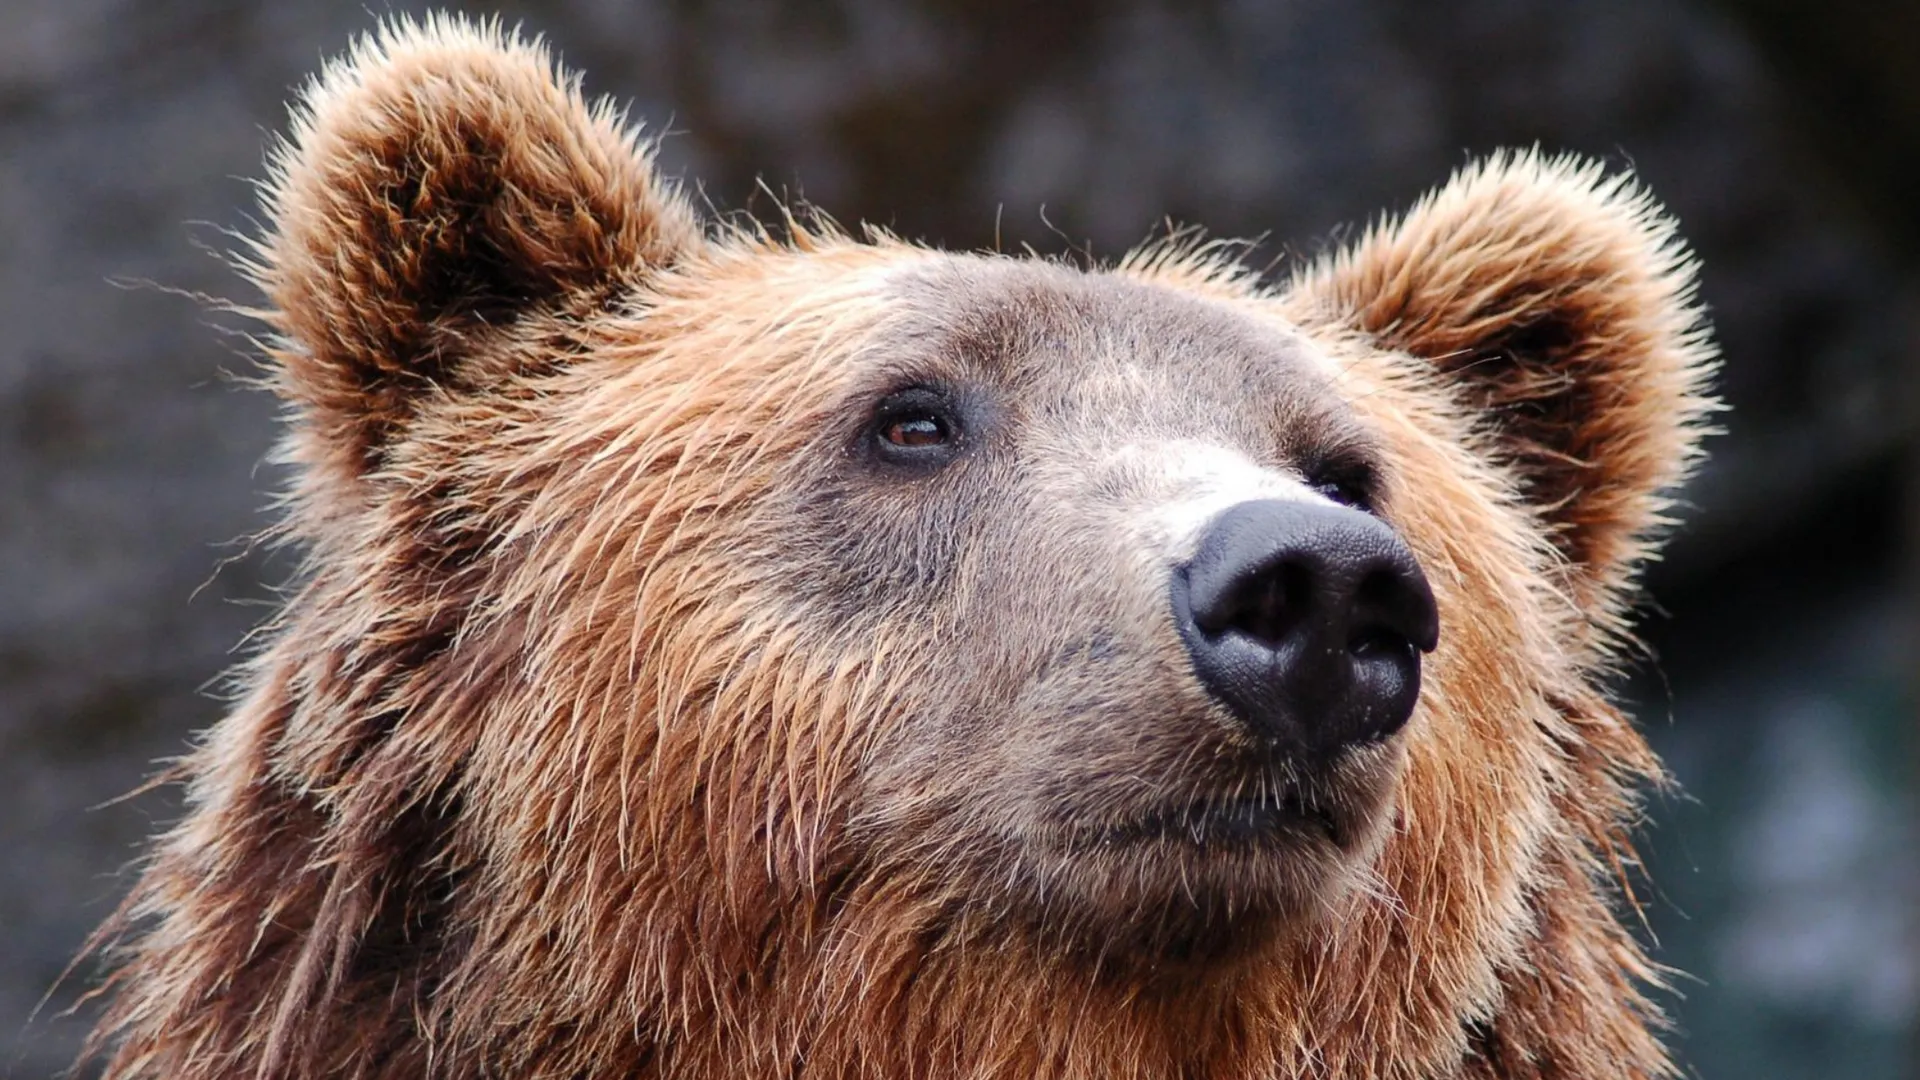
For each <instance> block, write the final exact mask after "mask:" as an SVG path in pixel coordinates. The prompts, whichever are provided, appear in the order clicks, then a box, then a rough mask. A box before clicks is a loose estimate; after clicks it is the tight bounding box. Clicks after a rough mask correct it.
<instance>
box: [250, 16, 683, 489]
mask: <svg viewBox="0 0 1920 1080" xmlns="http://www.w3.org/2000/svg"><path fill="white" fill-rule="evenodd" d="M271 164H272V174H271V176H270V177H269V179H268V181H267V182H266V184H265V185H264V194H263V197H262V198H263V202H264V204H265V211H266V218H267V227H266V230H265V234H264V235H263V236H262V237H261V238H259V239H258V240H256V241H254V242H253V243H252V244H251V249H250V252H249V253H248V255H247V256H246V257H245V258H243V260H242V262H243V266H244V268H245V269H246V271H247V272H248V273H249V275H250V276H251V277H252V278H253V279H254V280H255V282H256V283H257V284H258V285H259V286H260V287H261V289H262V291H263V292H264V293H265V295H266V297H267V299H268V301H269V305H270V307H269V310H268V311H266V312H265V313H264V316H265V318H266V319H267V321H268V322H269V323H270V324H271V325H272V327H273V328H274V330H275V331H277V332H278V334H279V341H277V342H276V343H275V347H274V349H273V351H274V354H275V359H276V360H277V361H278V364H279V371H278V372H277V373H276V377H277V381H278V386H279V389H280V390H281V392H282V393H283V394H284V395H285V396H286V397H288V398H289V399H290V400H291V401H292V402H293V403H294V404H295V405H296V407H297V409H298V412H299V413H300V415H301V419H302V420H303V421H304V422H305V423H306V424H307V425H308V426H309V433H308V434H309V436H310V437H317V438H318V439H319V440H320V441H321V442H322V443H324V444H327V445H328V448H329V449H331V450H334V451H340V452H344V453H345V454H346V455H347V457H348V464H349V467H350V468H351V467H352V465H351V462H352V460H353V458H354V457H355V456H356V455H357V457H358V458H359V460H360V467H361V468H363V469H364V468H365V467H366V465H367V461H368V459H369V458H372V457H375V456H377V454H378V452H379V450H380V447H381V446H382V444H383V443H385V442H386V441H387V440H389V439H390V438H391V436H392V435H393V433H394V431H395V430H396V429H397V428H398V427H399V426H400V425H401V424H403V423H404V422H405V421H406V419H407V418H408V417H409V415H410V414H411V413H412V412H413V410H414V409H415V408H416V407H417V405H418V400H419V398H420V396H421V395H422V394H423V393H425V392H427V391H429V390H431V389H434V388H448V387H453V388H458V387H462V386H471V385H474V384H475V383H477V382H479V381H480V380H482V379H484V378H487V377H489V376H488V375H487V374H486V373H484V372H479V371H477V370H476V369H475V361H476V357H481V356H484V355H485V354H486V353H487V347H488V345H489V344H493V343H496V342H497V341H498V340H499V339H500V338H501V337H502V335H505V334H508V333H510V332H511V329H512V328H513V326H514V324H515V323H516V322H517V321H519V320H520V319H521V318H522V317H523V316H526V315H528V314H529V313H532V312H536V311H542V312H554V313H559V314H565V313H566V312H569V311H582V312H584V311H588V310H591V309H593V308H594V307H595V306H596V305H600V304H604V303H606V302H607V301H609V300H610V299H611V298H613V297H615V296H616V295H617V294H619V293H620V292H621V291H622V290H623V289H625V288H628V287H630V286H631V285H633V284H634V283H635V282H636V281H638V280H640V279H642V278H643V277H644V276H645V275H646V274H647V273H649V272H650V271H652V270H655V269H657V268H659V267H662V266H665V265H667V264H670V263H672V262H673V261H674V260H675V259H677V258H679V257H681V256H682V255H684V254H685V253H687V252H688V251H689V250H690V249H692V248H694V247H695V246H697V245H698V244H700V243H701V242H702V235H701V228H700V224H699V222H698V220H697V218H696V216H695V215H694V214H693V212H692V211H691V210H690V209H689V208H688V207H687V205H686V204H685V203H684V202H683V201H682V200H681V199H680V197H679V196H678V194H677V193H676V192H674V191H672V190H671V189H670V188H669V187H667V186H666V185H665V184H663V182H662V181H661V180H660V179H659V178H658V176H657V175H656V174H655V172H654V169H653V166H652V163H651V161H650V160H649V153H648V147H647V146H646V145H645V144H643V143H642V142H641V141H640V140H639V138H638V136H637V134H636V133H635V132H634V131H633V130H631V129H629V128H627V127H626V126H625V125H624V124H623V122H622V119H621V117H620V116H619V115H618V114H617V113H616V112H615V111H614V110H613V109H611V108H610V107H609V106H607V105H606V104H605V103H601V104H598V105H589V104H588V103H587V102H586V101H584V100H583V99H582V97H581V95H580V90H579V84H578V80H577V79H575V78H572V77H569V76H567V75H565V74H563V73H561V72H559V71H557V70H556V69H555V67H554V65H553V62H552V60H551V58H550V57H549V56H548V54H547V52H546V50H545V49H544V48H543V47H542V46H541V45H540V44H539V43H538V42H537V41H536V42H526V41H522V40H520V39H518V38H517V37H516V36H513V35H510V34H507V33H504V32H503V31H502V30H501V29H500V28H499V26H498V25H497V24H486V25H475V24H473V23H470V22H467V21H465V20H461V19H457V18H432V19H429V20H428V21H426V22H425V23H424V24H417V23H414V22H411V21H407V20H400V21H396V22H393V23H389V24H388V25H386V26H385V27H384V28H383V29H381V30H380V31H378V32H377V33H375V34H373V35H372V36H369V37H367V38H365V39H363V40H361V41H360V42H359V43H358V44H356V45H355V46H354V47H353V48H352V50H351V51H350V52H349V53H348V54H347V55H346V56H345V57H343V58H341V59H339V60H336V61H334V62H333V63H332V64H330V65H329V66H328V67H327V68H326V70H325V71H324V72H323V73H322V74H321V75H320V76H319V77H318V78H317V79H316V80H315V81H314V82H313V83H312V84H311V85H309V86H308V87H307V88H306V90H305V93H304V95H303V97H302V100H301V103H300V104H299V105H298V106H296V107H295V109H294V112H293V130H292V133H291V135H290V136H289V138H288V139H287V140H286V141H285V142H283V143H281V144H280V145H279V146H278V147H277V148H276V150H275V152H274V155H273V159H272V163H271Z"/></svg>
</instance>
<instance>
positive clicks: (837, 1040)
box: [96, 19, 1713, 1080]
mask: <svg viewBox="0 0 1920 1080" xmlns="http://www.w3.org/2000/svg"><path fill="white" fill-rule="evenodd" d="M264 200H265V206H266V217H265V226H264V229H263V233H262V235H261V236H260V237H259V238H258V240H257V241H256V242H255V243H254V244H253V245H252V246H251V247H250V248H248V249H247V250H246V251H245V252H244V253H243V254H242V256H241V258H242V261H243V262H244V264H245V267H246V269H247V271H248V272H249V274H250V275H251V277H252V280H253V281H254V282H255V283H257V285H258V286H259V287H260V289H261V290H262V291H263V293H264V295H265V302H264V303H263V304H262V305H260V306H259V307H258V309H257V310H256V311H255V314H257V315H258V317H259V318H260V319H261V320H263V321H264V323H265V324H266V326H267V327H268V328H269V332H267V333H264V334H263V335H262V340H263V345H264V349H265V352H266V355H267V358H268V370H269V371H270V380H271V382H272V385H273V386H274V388H275V389H276V391H277V392H278V393H279V394H280V395H281V397H282V398H283V399H284V401H285V403H286V407H287V413H288V416H287V420H288V432H287V435H286V439H285V442H284V444H283V452H284V458H285V460H286V461H287V462H289V463H290V464H291V468H292V476H293V482H292V483H293V487H292V490H291V492H290V494H289V497H288V505H287V514H286V523H285V536H286V538H287V539H288V540H290V541H291V542H293V543H295V544H297V545H298V547H299V548H300V550H302V551H303V552H304V553H305V562H304V569H303V571H302V572H301V574H300V576H299V579H298V582H297V585H296V587H295V588H294V589H293V590H292V592H291V595H290V597H289V599H288V601H287V603H286V605H285V609H284V611H283V612H282V613H281V614H280V616H279V617H278V618H277V619H276V620H275V621H273V622H272V623H271V625H270V626H268V627H267V628H266V629H265V630H264V631H263V632H262V636H261V639H260V645H259V647H258V649H257V652H256V654H255V655H254V657H253V658H252V660H251V661H250V662H249V663H247V664H246V665H245V668H244V670H243V671H242V672H241V674H240V676H239V694H238V699H237V701H236V702H235V703H234V705H233V706H232V710H231V712H230V713H229V714H228V715H227V716H226V718H225V719H223V720H222V721H220V722H219V723H218V724H217V725H215V726H214V727H213V728H212V729H211V730H210V731H209V732H208V733H207V734H206V735H205V737H204V739H203V740H202V741H201V742H200V744H199V745H198V746H197V747H196V748H195V749H194V750H193V752H192V754H191V755H190V756H189V757H188V758H187V759H186V760H185V762H184V763H183V764H182V765H181V767H180V769H181V774H182V778H183V780H184V784H185V788H186V793H187V808H186V811H185V815H184V818H183V820H182V821H181V822H180V823H179V824H178V825H177V826H176V827H174V828H173V829H172V830H171V831H170V832H168V833H167V834H166V835H165V836H164V837H162V838H161V839H160V840H159V841H158V842H157V845H156V847H155V849H154V852H153V854H152V856H151V859H150V861H149V862H148V863H147V864H146V865H145V866H144V869H143V872H142V874H141V876H140V878H139V881H138V883H137V885H136V886H135V888H134V890H133V892H132V894H131V896H130V898H129V899H128V900H127V902H126V905H125V907H124V908H123V910H122V911H121V913H120V914H119V916H118V917H117V918H116V920H115V922H114V923H112V924H110V926H109V928H108V929H107V930H106V931H103V934H104V935H105V940H106V941H107V942H108V943H109V944H108V947H109V949H110V953H111V955H112V956H114V957H115V958H116V959H117V963H116V965H115V967H114V969H113V973H112V974H111V975H110V976H109V977H108V981H107V982H106V984H105V985H104V987H103V988H102V989H101V991H100V993H101V995H102V996H103V997H104V998H105V999H106V1001H107V1010H106V1014H105V1019H104V1020H103V1021H102V1023H101V1027H100V1030H99V1032H98V1033H97V1037H96V1038H97V1042H96V1052H97V1053H98V1054H100V1055H101V1056H102V1057H104V1058H105V1059H106V1060H107V1065H106V1074H107V1075H108V1076H110V1077H113V1078H120V1080H132V1078H154V1080H159V1078H166V1080H201V1078H204V1080H213V1078H240V1077H247V1078H259V1077H300V1078H319V1077H334V1078H365V1080H374V1078H399V1077H409V1078H414V1077H435V1078H478V1077H497V1078H533V1077H540V1078H554V1080H558V1078H577V1080H593V1078H611V1077H675V1078H693V1080H699V1078H708V1080H718V1078H722V1077H726V1078H740V1077H789V1078H791V1077H803V1076H804V1077H833V1078H840V1077H872V1078H877V1080H878V1078H884V1080H906V1078H916V1080H942V1078H949V1077H953V1078H957V1077H967V1078H976V1080H989V1078H998V1077H1007V1078H1012V1077H1019V1078H1022V1080H1032V1078H1087V1080H1092V1078H1100V1080H1125V1078H1135V1077H1137V1078H1149V1077H1153V1078H1172V1077H1181V1078H1193V1080H1200V1078H1242V1077H1246V1078H1252V1077H1262V1078H1290V1077H1326V1078H1355V1077H1365V1078H1373V1080H1381V1078H1409V1080H1411V1078H1436V1077H1477V1078H1492V1077H1500V1078H1507V1080H1513V1078H1520V1077H1538V1078H1547V1077H1555V1078H1569V1077H1653V1076H1662V1075H1668V1074H1670V1072H1671V1069H1670V1066H1669V1064H1668V1061H1667V1059H1666V1057H1665V1054H1664V1053H1663V1051H1662V1049H1661V1046H1660V1044H1659V1041H1658V1039H1657V1031H1658V1026H1659V1018H1658V1013H1657V1010H1656V1009H1655V1008H1654V1007H1653V1006H1652V1005H1650V1004H1649V1001H1648V998H1647V994H1648V992H1649V988H1650V987H1651V986H1652V984H1653V983H1655V982H1656V981H1657V977H1658V972H1657V970H1656V969H1655V968H1654V966H1653V965H1652V964H1651V963H1650V962H1649V961H1648V960H1647V959H1646V957H1645V956H1644V955H1643V953H1642V951H1641V949H1640V948H1639V947H1638V946H1637V945H1636V943H1635V939H1634V936H1633V934H1632V933H1631V932H1630V930H1629V928H1628V927H1627V926H1626V925H1623V923H1630V922H1631V921H1632V917H1631V908H1632V905H1633V903H1634V901H1633V898H1632V893H1631V891H1630V889H1629V888H1628V885H1627V883H1626V880H1625V879H1626V878H1627V876H1628V875H1629V873H1630V872H1631V870H1632V868H1633V866H1634V865H1635V864H1634V857H1633V853H1632V850H1631V848H1630V846H1629V836H1628V833H1629V831H1630V829H1631V827H1632V826H1633V825H1634V823H1635V820H1636V816H1637V813H1638V809H1637V808H1638V796H1637V794H1636V792H1637V791H1638V790H1639V789H1640V788H1642V787H1643V786H1644V785H1646V784H1647V783H1648V782H1649V781H1650V780H1653V779H1656V778H1657V777H1658V775H1659V769H1658V765H1657V763H1656V762H1655V760H1654V759H1653V758H1652V756H1651V755H1650V753H1649V751H1648V749H1647V747H1646V745H1645V744H1644V743H1643V741H1642V739H1641V737H1640V736H1639V735H1638V734H1637V733H1636V732H1635V730H1634V728H1633V727H1632V726H1631V725H1630V724H1629V722H1628V721H1627V720H1626V719H1625V718H1624V717H1623V716H1622V715H1621V713H1620V712H1619V711H1618V710H1617V709H1616V708H1615V707H1614V706H1613V705H1611V704H1610V703H1609V702H1608V700H1607V699H1606V697H1605V694H1604V687H1605V683H1606V680H1607V676H1608V675H1609V674H1610V673H1611V672H1612V671H1613V670H1614V668H1615V667H1616V665H1617V662H1618V658H1619V657H1620V655H1621V652H1622V648H1623V645H1624V643H1625V642H1626V640H1627V639H1626V636H1625V635H1626V626H1625V617H1626V615H1627V614H1628V612H1629V609H1630V605H1631V603H1632V602H1633V599H1634V596H1635V592H1634V588H1635V581H1636V573H1637V568H1638V567H1639V565H1640V564H1641V563H1643V562H1644V560H1645V559H1646V558H1647V557H1648V556H1649V555H1650V553H1651V550H1652V548H1651V544H1652V541H1653V539H1654V538H1655V537H1656V536H1657V534H1658V533H1659V532H1660V530H1661V529H1662V527H1663V526H1664V525H1665V524H1666V519H1665V517H1664V516H1663V515H1664V513H1665V511H1666V508H1667V506H1668V501H1667V496H1666V495H1665V494H1663V493H1666V492H1669V491H1670V490H1671V489H1672V487H1673V486H1674V485H1675V483H1676V482H1677V481H1679V480H1680V479H1682V478H1683V476H1684V474H1685V473H1686V472H1687V470H1688V468H1689V467H1690V464H1691V462H1692V461H1693V460H1694V458H1695V454H1696V444H1697V441H1698V438H1699V436H1700V434H1701V431H1702V424H1703V418H1704V417H1705V416H1706V415H1707V414H1708V412H1709V411H1710V408H1711V403H1710V400H1709V398H1708V396H1707V394H1706V392H1705V389H1704V386H1705V383H1706V380H1707V378H1708V375H1709V373H1710V369H1711V367H1712V365H1713V347H1712V345H1711V343H1710V340H1709V337H1708V333H1707V329H1706V327H1705V324H1704V323H1703V320H1702V316H1701V312H1700V309H1699V306H1698V304H1697V302H1696V300H1695V284H1694V273H1695V271H1694V264H1693V261H1692V259H1691V258H1690V256H1689V255H1688V254H1687V253H1686V251H1685V250H1684V249H1683V248H1682V247H1681V245H1680V243H1679V241H1678V240H1677V239H1676V237H1675V234H1674V230H1673V226H1672V223H1671V221H1670V220H1669V219H1668V218H1667V217H1666V216H1665V215H1664V214H1663V213H1662V212H1661V211H1660V210H1659V209H1658V208H1657V207H1656V206H1655V205H1654V204H1653V203H1652V202H1651V201H1650V200H1649V199H1648V197H1647V196H1646V195H1645V194H1644V193H1643V192H1642V191H1641V189H1640V188H1639V187H1637V186H1636V184H1635V183H1634V182H1633V181H1632V180H1631V179H1629V178H1625V177H1622V176H1619V175H1608V174H1606V173H1604V172H1603V171H1602V170H1601V169H1599V168H1597V167H1595V166H1593V165H1590V164H1583V163H1581V162H1577V161H1573V160H1569V159H1564V158H1547V157H1543V156H1540V155H1539V154H1537V153H1521V154H1506V155H1501V156H1496V157H1493V158H1491V159H1488V160H1486V161H1483V162H1481V163H1479V164H1476V165H1473V166H1471V167H1468V168H1466V169H1464V170H1463V171H1462V172H1461V173H1459V174H1458V175H1457V176H1455V177H1454V178H1453V179H1452V180H1451V181H1450V182H1449V183H1448V184H1447V185H1446V186H1445V187H1443V188H1441V189H1440V190H1439V191H1438V192H1437V193H1435V194H1433V195H1431V196H1429V197H1428V198H1426V199H1424V200H1423V201H1421V202H1420V203H1419V204H1418V205H1417V206H1415V207H1414V208H1413V209H1412V210H1411V211H1410V212H1408V213H1407V214H1406V215H1405V216H1404V217H1402V218H1400V219H1398V220H1396V221H1391V222H1387V223H1383V224H1381V225H1379V226H1378V227H1376V228H1374V229H1372V230H1371V231H1369V232H1367V233H1366V234H1365V235H1364V236H1362V237H1361V238H1360V239H1358V241H1357V242H1355V243H1353V244H1352V245H1351V247H1349V248H1347V249H1346V250H1343V251H1339V252H1337V253H1334V254H1331V255H1329V256H1328V257H1325V258H1323V259H1321V260H1320V261H1318V262H1315V263H1313V264H1311V265H1307V266H1303V267H1301V268H1300V269H1298V270H1297V271H1296V272H1294V273H1293V274H1292V276H1291V277H1290V278H1287V279H1286V280H1284V281H1277V282H1276V281H1263V280H1262V279H1261V277H1260V276H1259V275H1257V274H1255V273H1252V272H1250V271H1248V270H1246V269H1243V268H1242V267H1241V266H1239V265H1236V263H1235V262H1234V261H1233V259H1232V255H1231V250H1230V249H1226V248H1222V247H1219V246H1209V245H1206V244H1199V243H1195V242H1191V241H1180V240H1176V241H1173V242H1170V243H1163V244H1159V245H1157V246H1150V247H1148V248H1146V249H1144V250H1142V251H1140V252H1137V253H1135V254H1133V255H1130V256H1128V257H1127V258H1125V259H1123V260H1121V261H1120V262H1119V263H1118V264H1116V265H1112V266H1106V267H1095V268H1087V267H1082V266H1079V265H1067V264H1064V263H1061V262H1058V261H1050V260H1044V259H1034V258H1024V257H1023V258H1014V257H1007V256H1003V255H999V254H990V253H983V254H952V253H946V252H940V251H933V250H928V249H926V248H923V247H918V246H914V245H912V244H910V243H906V242H902V241H900V240H897V239H894V238H892V237H890V236H887V235H885V234H882V233H879V232H872V231H870V232H867V233H863V234H859V235H851V234H848V233H846V232H843V231H842V230H839V229H837V228H835V227H834V226H832V225H831V223H827V222H822V221H814V220H811V219H807V218H797V219H789V220H786V221H784V222H782V223H780V225H779V226H778V227H776V228H761V227H758V226H753V225H747V224H741V223H738V222H734V223H731V224H726V223H712V222H703V221H702V220H701V217H700V215H698V214H696V212H695V211H694V210H693V209H692V208H691V207H690V205H689V203H688V201H687V200H686V199H685V198H683V197H682V196H681V195H679V194H677V193H676V191H675V189H674V188H673V187H672V186H671V185H669V184H668V183H666V182H665V181H663V180H662V179H661V178H660V177H659V176H658V175H657V174H656V173H655V171H654V169H653V167H652V165H651V164H650V160H649V153H648V149H647V147H646V146H645V145H644V144H643V143H642V142H640V141H639V139H638V137H637V136H636V134H635V133H634V132H633V131H632V130H631V129H630V128H628V127H627V126H625V124H624V123H623V121H622V120H621V118H620V115H619V114H618V113H617V112H616V111H615V110H613V109H611V108H609V107H608V106H606V105H604V104H600V105H591V104H588V103H587V102H586V101H585V100H584V99H583V98H582V97H581V95H580V92H579V90H578V84H577V82H576V81H575V80H574V79H573V78H572V77H571V76H567V75H564V74H560V73H557V72H556V71H555V69H554V67H553V65H552V62H551V61H550V59H549V57H548V55H547V53H546V52H545V51H544V50H543V49H542V47H541V46H540V45H538V44H537V43H529V42H526V41H523V40H520V39H518V38H516V37H515V36H513V35H511V34H508V33H505V32H503V31H501V30H500V29H499V28H497V27H491V26H475V25H472V24H469V23H465V22H461V21H457V20H447V19H439V20H431V21H428V22H426V23H424V24H409V23H405V22H402V23H397V24H394V25H392V26H390V27H389V28H388V29H386V30H384V31H382V32H380V33H379V34H377V35H375V36H374V37H373V38H371V39H369V40H367V41H365V42H362V43H361V44H360V45H358V46H357V47H356V48H354V49H353V51H352V52H351V53H350V54H349V55H348V56H347V57H346V58H345V59H344V60H342V61H340V62H337V63H335V64H333V65H332V66H330V67H329V68H327V70H326V72H325V74H324V75H323V76H321V77H320V78H319V80H318V81H317V82H316V83H315V84H314V85H313V86H312V87H311V88H310V89H309V90H307V91H306V93H305V97H304V99H303V104H302V105H301V106H300V107H299V108H298V110H297V112H296V114H295V118H294V122H293V132H292V135H291V138H290V139H289V140H288V142H287V143H286V144H285V145H284V146H282V147H281V148H280V150H279V151H278V152H277V153H276V154H275V156H274V158H273V162H272V172H271V177H270V179H269V181H268V182H267V184H266V185H265V196H264Z"/></svg>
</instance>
